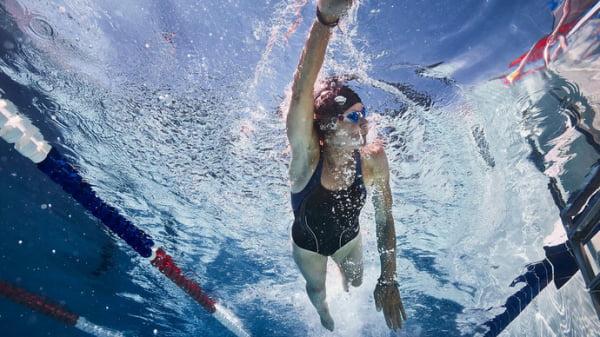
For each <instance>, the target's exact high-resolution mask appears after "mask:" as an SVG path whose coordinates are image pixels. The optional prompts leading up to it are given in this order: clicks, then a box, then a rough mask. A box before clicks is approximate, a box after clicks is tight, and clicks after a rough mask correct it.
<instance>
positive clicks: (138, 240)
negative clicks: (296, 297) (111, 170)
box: [0, 99, 250, 337]
mask: <svg viewBox="0 0 600 337" xmlns="http://www.w3.org/2000/svg"><path fill="white" fill-rule="evenodd" d="M0 137H1V138H2V139H4V140H5V141H6V142H8V143H10V144H14V147H15V149H16V150H17V152H19V153H20V154H21V155H23V156H25V157H26V158H28V159H30V160H31V161H32V162H34V163H35V164H37V167H38V168H39V169H40V171H42V172H44V173H45V174H46V175H47V176H48V177H49V178H50V179H51V180H52V181H54V182H55V183H57V184H58V185H60V186H61V187H62V189H63V190H64V191H65V192H67V193H69V194H70V195H71V196H72V197H73V198H74V199H75V200H77V201H78V202H79V203H80V204H81V205H82V206H83V207H84V208H85V209H87V210H88V211H90V212H91V213H92V215H94V216H95V217H96V218H97V219H99V220H100V221H101V222H102V223H103V224H104V225H105V226H106V227H108V229H110V231H111V232H113V233H115V234H116V235H117V236H119V237H120V238H121V239H123V240H124V241H125V242H126V243H127V245H129V246H130V247H131V248H132V249H133V250H135V251H136V252H137V253H138V254H139V255H140V256H142V257H144V258H146V259H148V260H149V261H150V263H151V265H153V266H154V267H156V268H157V269H158V270H159V271H160V272H161V273H162V274H164V275H165V276H166V277H167V278H168V279H169V280H171V281H172V282H173V283H174V284H175V285H177V286H178V287H179V288H181V289H182V290H184V291H185V292H186V293H187V294H188V295H190V297H192V298H193V299H194V300H195V301H196V302H197V303H199V304H200V305H201V306H202V307H203V308H204V309H206V310H207V311H208V312H209V313H211V314H212V315H213V317H215V319H217V321H219V322H220V323H221V324H222V325H223V326H225V327H226V328H227V329H229V330H230V331H231V332H232V333H234V334H235V335H236V336H238V337H249V336H250V334H249V333H248V332H247V331H246V330H245V329H244V326H243V324H242V322H241V320H239V319H238V318H237V317H236V316H235V315H234V314H233V313H232V312H231V311H229V310H227V309H226V308H225V307H224V306H222V305H218V304H217V302H216V301H215V300H214V299H213V298H211V297H210V296H208V295H207V294H206V293H205V292H204V290H203V289H202V287H201V286H200V284H198V282H196V281H194V280H192V279H190V278H188V277H186V276H185V275H183V273H182V271H181V269H180V268H179V267H178V266H177V264H176V263H175V261H174V260H173V258H172V257H171V256H170V255H169V254H167V253H166V252H165V250H164V249H163V248H161V247H157V246H156V245H155V243H154V241H153V240H152V238H151V237H150V236H149V235H148V234H146V233H145V232H144V231H142V230H141V229H139V228H137V227H136V226H135V225H134V224H133V223H132V222H131V221H129V220H128V219H126V218H125V217H124V216H123V215H121V214H120V213H119V211H118V210H117V209H116V208H114V207H112V206H110V205H109V204H107V203H106V202H104V201H103V200H102V199H100V198H99V197H98V196H97V195H96V192H94V190H93V189H92V186H91V185H90V184H88V183H87V182H86V181H85V180H84V179H83V178H82V176H81V175H80V174H79V172H78V171H77V170H76V168H75V167H74V166H73V165H71V164H70V163H69V161H68V160H67V158H65V157H64V156H63V155H62V154H61V153H60V152H58V150H56V149H55V148H53V147H52V146H50V144H48V142H46V141H45V140H44V137H43V136H42V134H41V133H40V131H39V129H38V128H36V127H35V126H34V125H33V124H32V123H31V121H30V120H29V119H28V118H27V117H25V116H23V115H21V114H19V112H18V109H17V107H16V106H15V105H14V104H12V103H11V102H10V101H8V100H4V99H0Z"/></svg>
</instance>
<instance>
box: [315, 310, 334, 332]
mask: <svg viewBox="0 0 600 337" xmlns="http://www.w3.org/2000/svg"><path fill="white" fill-rule="evenodd" d="M319 316H321V325H323V327H324V328H325V329H327V330H329V331H333V329H334V328H335V323H334V322H333V318H332V317H331V315H330V314H329V310H327V311H324V312H319Z"/></svg>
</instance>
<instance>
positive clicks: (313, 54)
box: [286, 0, 352, 159]
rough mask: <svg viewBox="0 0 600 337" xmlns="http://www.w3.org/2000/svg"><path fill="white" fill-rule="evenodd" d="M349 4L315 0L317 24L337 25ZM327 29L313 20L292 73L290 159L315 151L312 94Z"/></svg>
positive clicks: (343, 0) (340, 0)
mask: <svg viewBox="0 0 600 337" xmlns="http://www.w3.org/2000/svg"><path fill="white" fill-rule="evenodd" d="M351 5H352V0H318V1H317V6H318V8H319V10H320V12H321V19H322V20H321V21H323V22H324V23H335V22H337V20H339V18H340V17H341V16H343V15H345V14H346V12H347V11H348V8H350V6H351ZM331 29H332V28H331V27H329V26H326V25H325V24H323V23H322V22H320V21H319V20H316V19H315V21H314V23H313V25H312V27H311V29H310V34H309V36H308V40H307V41H306V44H305V46H304V50H302V55H301V57H300V62H299V64H298V68H297V69H296V73H295V74H294V82H293V84H292V99H291V101H290V107H289V111H288V114H287V121H286V126H287V136H288V139H289V141H290V145H291V146H292V155H293V156H298V155H302V153H305V154H307V152H306V150H307V149H313V150H317V149H318V138H317V136H316V134H315V131H314V127H313V114H314V111H313V91H314V86H315V82H316V80H317V77H318V75H319V71H320V70H321V67H322V66H323V60H324V58H325V51H326V49H327V44H328V43H329V38H330V36H331ZM305 159H306V158H305Z"/></svg>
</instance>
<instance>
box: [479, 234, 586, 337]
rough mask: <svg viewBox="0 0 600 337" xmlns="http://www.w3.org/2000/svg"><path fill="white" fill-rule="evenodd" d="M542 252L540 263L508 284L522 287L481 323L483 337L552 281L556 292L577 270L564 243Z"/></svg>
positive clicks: (497, 331) (504, 324)
mask: <svg viewBox="0 0 600 337" xmlns="http://www.w3.org/2000/svg"><path fill="white" fill-rule="evenodd" d="M544 250H545V251H546V258H545V259H544V260H542V261H539V262H537V263H532V264H529V265H527V271H526V272H525V273H523V274H521V275H519V276H518V277H517V278H515V279H514V280H513V281H512V283H511V284H510V286H511V287H514V286H515V285H517V284H519V285H520V284H524V286H523V288H521V289H520V290H519V291H517V292H516V293H514V294H513V295H511V296H510V297H509V298H508V299H507V300H506V302H505V303H504V305H503V307H504V308H505V310H504V312H502V313H500V314H499V315H497V316H496V317H494V318H492V319H490V320H489V321H487V322H485V323H484V324H483V326H485V327H487V328H488V331H487V332H486V334H485V335H484V336H485V337H495V336H498V335H499V334H500V333H501V332H502V331H503V330H504V329H506V327H507V326H508V325H509V324H510V323H511V322H512V321H513V320H514V319H515V318H517V316H519V314H520V313H521V312H522V311H523V310H525V307H527V305H529V303H531V301H532V300H533V299H534V298H535V297H536V296H537V295H538V294H539V293H540V292H541V291H542V290H544V288H546V286H547V285H548V284H550V282H552V281H553V280H554V285H555V286H556V289H560V288H561V287H562V286H563V285H564V284H565V283H567V281H569V280H570V279H571V278H572V277H573V275H575V273H577V271H578V270H579V268H578V267H577V261H576V260H575V256H574V254H573V251H572V249H571V247H570V245H569V243H568V242H564V243H562V244H559V245H557V246H551V247H544Z"/></svg>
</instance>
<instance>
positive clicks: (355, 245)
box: [331, 233, 363, 291]
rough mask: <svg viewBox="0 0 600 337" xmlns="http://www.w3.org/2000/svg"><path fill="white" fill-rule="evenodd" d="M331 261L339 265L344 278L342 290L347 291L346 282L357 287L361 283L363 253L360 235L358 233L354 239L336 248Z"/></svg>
mask: <svg viewBox="0 0 600 337" xmlns="http://www.w3.org/2000/svg"><path fill="white" fill-rule="evenodd" d="M331 257H332V258H333V261H335V263H336V264H337V265H338V267H340V271H341V272H342V276H343V278H344V290H346V291H348V284H352V286H353V287H358V286H360V285H361V284H362V277H363V254H362V235H361V234H360V233H359V234H358V235H357V236H356V237H355V238H354V239H352V240H350V241H349V242H348V243H346V244H345V245H343V246H342V248H340V249H338V250H337V251H336V252H335V253H334V254H333V256H331Z"/></svg>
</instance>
